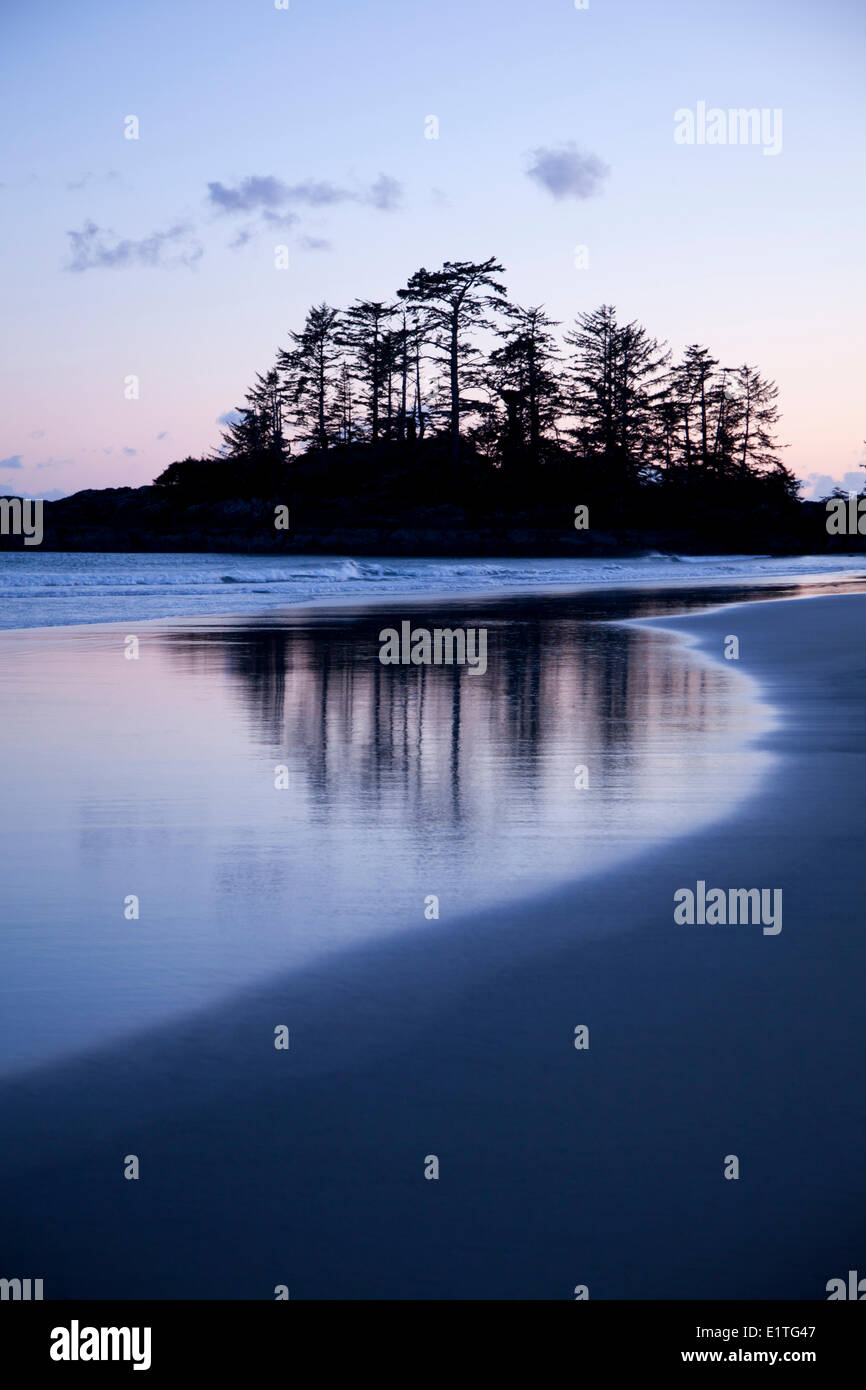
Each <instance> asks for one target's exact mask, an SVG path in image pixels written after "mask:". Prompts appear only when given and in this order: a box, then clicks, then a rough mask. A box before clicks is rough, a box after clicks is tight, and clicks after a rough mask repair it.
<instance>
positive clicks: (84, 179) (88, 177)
mask: <svg viewBox="0 0 866 1390" xmlns="http://www.w3.org/2000/svg"><path fill="white" fill-rule="evenodd" d="M119 178H120V174H119V173H118V172H117V170H116V169H109V171H108V173H107V174H93V173H91V172H90V170H89V169H88V171H87V173H86V174H82V175H81V178H80V179H71V180H70V181H69V182H68V183H67V185H66V187H67V188H68V189H69V191H70V192H77V191H78V190H79V189H81V188H88V187H89V186H90V185H91V184H94V183H117V181H118V179H119Z"/></svg>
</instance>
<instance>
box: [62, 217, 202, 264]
mask: <svg viewBox="0 0 866 1390" xmlns="http://www.w3.org/2000/svg"><path fill="white" fill-rule="evenodd" d="M67 235H68V237H69V241H70V254H69V261H68V262H67V264H66V266H65V269H66V270H71V271H77V272H81V271H85V270H103V269H108V268H112V269H116V268H118V267H119V268H128V267H130V266H139V267H140V266H147V267H160V268H162V269H172V268H174V267H176V266H188V267H191V266H193V265H195V263H196V261H198V260H200V259H201V256H202V254H203V248H202V246H201V244H200V243H199V242H198V241H196V240H195V239H194V237H193V235H192V230H191V228H190V227H189V226H187V225H186V224H185V223H178V224H177V225H176V226H174V227H169V229H168V231H165V232H152V233H151V235H150V236H146V237H142V238H140V239H139V240H135V239H134V238H130V237H124V238H121V237H118V236H116V235H115V233H114V232H112V231H109V230H108V229H106V228H102V227H98V226H97V225H96V223H95V222H85V224H84V228H83V230H82V231H80V232H74V231H70V232H68V233H67Z"/></svg>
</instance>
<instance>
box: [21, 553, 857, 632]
mask: <svg viewBox="0 0 866 1390" xmlns="http://www.w3.org/2000/svg"><path fill="white" fill-rule="evenodd" d="M837 572H848V573H863V572H866V560H864V557H863V556H862V555H850V556H845V555H840V556H828V555H817V556H816V555H801V556H792V557H778V556H769V555H648V556H644V557H640V558H637V559H613V558H611V559H589V560H578V559H549V560H548V559H532V558H529V559H522V560H515V559H495V558H494V559H464V560H455V559H424V558H421V559H394V558H393V557H385V558H379V559H376V558H372V559H352V558H350V557H347V556H339V555H334V556H329V555H322V556H318V555H287V556H279V555H263V556H256V555H190V554H164V555H162V554H160V555H134V554H90V553H72V554H68V555H67V554H54V553H52V552H50V551H45V552H43V551H41V550H40V551H37V550H31V551H27V550H19V551H4V552H0V628H20V627H50V626H63V625H67V624H70V623H97V622H106V623H108V622H131V621H136V622H141V621H143V620H147V619H151V618H170V617H189V616H201V615H204V614H215V613H216V614H221V613H252V612H255V611H257V610H259V611H263V610H267V609H273V608H275V607H277V606H280V607H284V606H285V605H287V604H321V603H326V604H327V603H336V602H341V603H344V604H347V603H358V604H366V603H369V602H374V601H378V600H379V599H380V598H381V597H383V596H395V597H396V596H398V595H400V596H402V595H416V596H418V595H431V594H438V595H446V596H453V595H454V594H455V593H472V594H498V593H503V592H512V593H514V592H525V593H538V592H539V591H540V590H543V589H545V588H549V589H568V590H570V591H573V590H575V589H580V588H593V589H597V588H600V587H606V586H608V587H609V586H614V587H615V586H618V585H626V584H652V585H658V584H671V585H685V586H691V585H694V584H696V583H706V582H708V581H712V580H723V581H725V580H733V579H737V578H739V579H743V580H748V581H749V582H752V583H766V582H773V581H777V580H779V579H781V578H785V577H792V578H800V579H802V578H804V577H806V576H810V575H815V576H817V575H827V574H832V573H837Z"/></svg>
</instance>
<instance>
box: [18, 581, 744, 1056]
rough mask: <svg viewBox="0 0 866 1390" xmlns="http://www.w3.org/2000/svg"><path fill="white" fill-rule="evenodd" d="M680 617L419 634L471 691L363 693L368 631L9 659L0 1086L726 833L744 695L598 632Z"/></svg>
mask: <svg viewBox="0 0 866 1390" xmlns="http://www.w3.org/2000/svg"><path fill="white" fill-rule="evenodd" d="M693 601H694V600H693ZM704 601H705V600H704ZM684 606H688V601H686V600H684V599H683V597H682V596H679V597H678V598H677V600H676V603H675V604H674V603H673V601H672V600H671V598H670V597H668V598H665V597H663V596H661V595H655V596H653V595H650V594H641V595H638V594H631V595H629V594H619V595H608V596H606V597H605V596H595V597H594V598H592V599H589V598H584V599H582V600H579V599H577V598H575V597H571V598H569V599H551V598H548V599H546V600H542V599H539V600H535V601H533V602H528V601H526V602H524V601H519V600H511V601H508V602H499V603H492V604H487V605H483V604H482V605H480V606H473V607H471V608H468V607H466V606H457V607H455V608H453V609H451V610H450V611H448V610H444V609H442V608H441V607H438V608H437V610H436V614H435V615H430V617H429V621H430V624H431V625H433V624H435V623H438V622H440V620H441V621H447V623H448V624H449V625H459V626H481V625H484V626H485V627H486V628H487V631H488V665H487V671H486V673H485V674H483V675H472V674H470V673H469V672H468V671H467V669H466V668H465V667H462V668H461V667H457V666H454V667H450V668H449V667H444V666H443V667H432V666H431V667H390V666H383V665H382V664H381V663H380V661H379V659H378V652H379V638H378V634H379V631H380V629H381V628H382V626H383V625H384V624H385V622H386V619H385V618H383V616H382V614H381V613H370V614H367V615H363V616H362V615H359V614H353V615H339V616H335V615H333V614H332V615H330V616H329V615H326V614H322V615H320V616H315V615H310V614H306V615H301V614H297V613H295V614H293V613H291V612H287V613H285V614H284V615H283V616H282V617H280V618H279V619H277V618H268V619H261V620H258V621H257V620H255V619H251V618H236V619H231V618H228V619H219V620H216V619H212V620H207V621H204V620H203V621H199V622H198V623H195V622H189V621H188V622H163V623H155V624H151V625H148V626H147V627H146V628H143V629H142V631H141V633H140V648H139V657H138V659H137V660H128V659H126V658H125V656H124V639H125V637H127V636H128V635H130V634H129V633H128V628H127V627H123V628H121V627H118V626H111V625H106V626H92V627H82V628H73V629H66V630H61V629H54V630H51V631H29V632H18V633H11V632H10V633H7V634H5V635H4V637H3V639H2V641H0V713H2V729H3V760H4V772H5V781H6V790H7V795H6V797H5V798H4V802H3V810H2V812H0V828H2V836H3V845H4V851H5V860H6V872H5V874H4V879H3V886H2V890H0V912H2V920H3V922H4V924H5V925H4V930H3V938H2V952H0V954H2V966H3V969H2V986H0V1057H2V1063H0V1071H3V1072H6V1073H8V1072H10V1071H14V1070H17V1069H20V1068H21V1067H23V1066H28V1065H32V1064H34V1063H38V1062H45V1061H50V1060H53V1059H60V1058H68V1057H69V1056H70V1055H72V1054H74V1053H75V1052H77V1051H80V1050H82V1049H87V1048H90V1047H92V1046H94V1045H97V1044H99V1043H102V1042H105V1041H106V1040H108V1039H111V1038H116V1037H122V1036H124V1035H128V1034H130V1033H133V1032H135V1031H137V1030H138V1029H140V1028H142V1027H144V1026H147V1025H150V1024H153V1023H157V1022H160V1021H163V1020H165V1019H170V1018H172V1017H175V1016H179V1015H182V1014H183V1013H185V1012H188V1011H190V1010H192V1009H194V1008H197V1007H199V1006H201V1005H205V1004H208V1003H211V1002H214V1001H216V1000H218V999H220V998H223V997H225V996H227V995H229V994H231V993H232V992H233V991H235V990H237V989H239V988H242V987H243V986H245V985H246V984H249V983H251V982H252V981H254V980H257V979H259V978H263V977H265V976H268V975H271V974H274V973H276V972H283V971H286V970H292V969H293V968H296V967H301V966H304V965H307V964H309V963H310V962H311V961H315V960H319V959H322V958H325V957H327V956H329V955H330V954H332V953H333V952H335V951H340V950H341V949H343V948H346V947H349V946H353V945H358V944H363V943H365V942H370V941H374V940H377V939H381V938H384V937H386V936H388V935H391V934H395V933H400V932H424V933H428V934H430V933H435V932H436V931H437V930H444V929H445V928H446V926H447V927H450V926H451V925H452V924H453V922H454V920H455V918H457V917H462V916H464V915H466V914H468V913H471V912H472V911H474V910H476V909H480V908H483V907H486V906H489V905H490V904H492V903H501V904H502V905H503V908H505V906H506V905H507V904H508V903H514V902H515V901H518V900H519V899H521V898H525V897H529V896H531V895H533V894H534V893H536V892H538V891H540V890H543V889H546V888H548V887H550V886H551V885H552V884H555V883H556V882H557V881H560V880H566V879H573V878H576V877H579V876H580V875H582V874H585V873H588V872H592V871H595V870H598V869H600V868H604V867H607V866H610V865H612V864H616V863H620V862H623V861H625V860H627V859H628V857H629V856H632V855H634V854H635V853H637V852H638V851H640V850H642V849H644V848H646V847H648V846H650V845H652V844H653V843H655V842H657V841H659V840H661V839H664V838H667V837H670V836H672V835H676V834H677V833H682V832H684V831H687V830H689V829H691V828H694V827H695V826H698V825H701V824H705V823H707V822H709V821H711V820H713V819H715V818H718V817H723V816H725V815H726V814H727V813H728V812H729V811H730V810H731V808H732V807H733V806H734V805H735V804H736V803H737V802H738V801H739V800H740V799H741V798H743V797H745V796H748V795H749V794H750V793H751V791H752V790H753V789H754V788H755V786H756V785H757V783H758V781H759V779H760V777H761V775H762V772H763V770H764V768H765V767H766V764H767V759H766V757H764V756H762V755H759V754H757V753H755V752H754V751H752V750H750V748H749V747H748V743H749V740H750V739H753V738H754V737H755V736H756V735H757V734H758V733H759V732H760V731H761V729H763V728H765V727H767V725H768V722H769V718H770V716H769V713H768V711H767V710H766V709H765V708H764V707H763V706H762V705H761V704H760V703H759V702H757V701H756V700H755V699H754V692H753V691H752V689H751V685H750V682H749V681H748V680H747V679H746V678H745V677H742V676H740V675H739V674H738V673H737V672H736V671H735V670H733V669H727V668H726V667H725V666H724V665H723V664H721V663H718V664H717V663H711V662H708V661H707V660H706V659H705V658H701V657H698V656H696V655H695V654H694V653H692V652H690V651H688V649H687V648H686V647H684V646H683V645H681V644H680V643H678V642H677V641H675V640H673V639H671V638H670V637H669V636H668V635H667V634H663V633H658V632H654V631H650V630H638V629H634V628H629V627H622V626H617V625H615V624H610V623H608V622H599V621H598V619H599V618H602V617H603V618H608V619H609V618H626V617H629V616H639V615H643V616H646V615H647V614H649V613H652V612H655V613H659V612H663V611H666V609H669V608H671V607H675V608H676V610H677V611H682V609H683V607H684ZM446 613H447V617H446ZM400 616H401V613H398V614H396V615H395V617H394V621H395V622H399V618H400ZM413 621H414V622H415V623H416V624H420V623H421V622H422V618H421V616H420V615H419V614H418V612H417V611H416V612H415V613H414V615H413ZM579 767H583V768H585V769H586V780H587V781H588V786H585V787H577V786H576V785H575V781H576V776H575V774H576V770H577V769H578V768H579ZM280 768H284V769H286V774H280V773H278V771H277V769H280ZM277 780H287V781H288V787H287V788H282V787H281V788H280V789H278V788H277V786H276V785H275V783H276V781H277ZM577 780H578V781H579V780H580V777H578V778H577ZM130 895H135V896H136V897H137V898H138V899H139V912H140V915H139V917H138V918H137V919H135V918H129V919H128V918H127V917H126V916H125V912H126V910H127V898H128V897H129V896H130ZM429 895H435V896H436V897H437V898H438V913H439V916H438V918H436V917H435V916H433V915H432V913H433V908H432V906H431V905H430V904H429V903H428V897H429Z"/></svg>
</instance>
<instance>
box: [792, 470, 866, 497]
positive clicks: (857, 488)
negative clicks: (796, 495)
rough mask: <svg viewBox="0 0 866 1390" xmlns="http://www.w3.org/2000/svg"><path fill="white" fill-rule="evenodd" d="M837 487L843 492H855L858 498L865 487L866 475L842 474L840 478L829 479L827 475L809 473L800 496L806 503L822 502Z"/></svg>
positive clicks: (860, 473)
mask: <svg viewBox="0 0 866 1390" xmlns="http://www.w3.org/2000/svg"><path fill="white" fill-rule="evenodd" d="M837 487H840V488H842V491H843V492H856V493H857V495H858V496H859V495H860V493H861V492H862V491H863V489H864V487H866V474H864V473H863V472H862V471H861V472H859V473H843V475H842V477H841V478H831V477H830V474H829V473H809V474H808V475H807V476H806V478H805V480H804V483H803V492H802V496H803V499H804V501H806V502H822V501H823V500H824V498H825V497H829V496H830V493H831V492H833V490H834V489H835V488H837Z"/></svg>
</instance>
